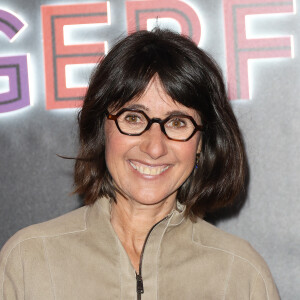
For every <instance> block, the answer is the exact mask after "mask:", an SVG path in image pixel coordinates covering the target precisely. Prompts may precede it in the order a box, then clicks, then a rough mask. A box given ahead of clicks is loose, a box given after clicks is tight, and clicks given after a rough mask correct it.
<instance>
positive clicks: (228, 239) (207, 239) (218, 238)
mask: <svg viewBox="0 0 300 300" xmlns="http://www.w3.org/2000/svg"><path fill="white" fill-rule="evenodd" d="M193 241H194V242H196V243H198V244H199V245H201V246H202V247H206V248H207V249H211V250H212V251H219V252H223V253H227V254H228V255H232V256H234V257H235V258H238V259H241V260H243V261H244V262H246V263H248V264H250V265H252V267H253V268H255V269H256V270H257V271H258V272H260V271H261V270H262V269H267V270H268V267H267V265H266V263H265V261H264V259H263V258H262V257H261V256H260V254H259V253H258V252H257V251H256V250H255V249H254V248H253V247H252V246H251V244H250V243H249V242H248V241H246V240H244V239H242V238H239V237H237V236H234V235H232V234H230V233H227V232H225V231H223V230H222V229H220V228H217V227H216V226H214V225H212V224H210V223H208V222H206V221H204V220H198V221H197V222H196V223H194V226H193Z"/></svg>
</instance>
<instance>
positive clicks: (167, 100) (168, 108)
mask: <svg viewBox="0 0 300 300" xmlns="http://www.w3.org/2000/svg"><path fill="white" fill-rule="evenodd" d="M124 107H128V108H135V109H140V110H143V111H145V113H147V114H148V115H149V117H166V116H168V115H170V114H172V113H174V112H176V113H177V114H178V113H181V114H186V115H189V116H192V117H193V118H195V120H199V121H200V116H199V114H198V113H197V111H196V110H194V109H193V108H189V107H187V106H185V105H183V104H181V103H179V102H177V101H176V100H174V99H173V98H172V97H171V96H170V95H169V94H168V93H167V92H166V91H165V89H164V87H163V86H162V84H161V82H160V80H159V79H158V78H157V77H156V78H153V79H152V80H151V81H150V82H149V84H148V86H147V88H146V89H145V91H144V93H143V94H142V95H141V96H139V97H136V98H133V99H132V100H130V101H129V102H127V103H126V105H125V106H124Z"/></svg>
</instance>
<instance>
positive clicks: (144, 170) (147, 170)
mask: <svg viewBox="0 0 300 300" xmlns="http://www.w3.org/2000/svg"><path fill="white" fill-rule="evenodd" d="M129 163H130V165H131V166H132V167H133V168H134V169H135V170H137V171H139V172H140V173H141V174H144V175H152V176H154V175H159V174H161V173H162V172H164V171H166V170H167V169H168V168H169V166H167V167H153V168H152V167H147V166H140V165H135V164H133V163H132V162H131V161H130V162H129Z"/></svg>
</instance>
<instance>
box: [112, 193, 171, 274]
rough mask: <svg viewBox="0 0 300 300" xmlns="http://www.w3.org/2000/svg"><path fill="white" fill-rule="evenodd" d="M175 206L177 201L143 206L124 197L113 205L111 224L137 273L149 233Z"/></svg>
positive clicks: (119, 198)
mask: <svg viewBox="0 0 300 300" xmlns="http://www.w3.org/2000/svg"><path fill="white" fill-rule="evenodd" d="M175 205H176V202H175V199H173V200H165V201H162V202H160V203H156V204H153V205H143V204H141V203H137V202H135V201H132V200H130V199H125V198H123V197H117V202H116V203H115V202H113V203H112V210H111V224H112V226H113V228H114V230H115V232H116V234H117V236H118V237H119V239H120V241H121V243H122V245H123V247H124V248H125V250H126V252H127V254H128V256H129V258H130V260H131V262H132V264H133V267H134V268H135V270H136V271H137V272H138V266H139V258H140V255H141V252H142V248H143V245H144V242H145V239H146V236H147V234H148V232H149V231H150V229H151V228H152V226H154V225H155V224H156V223H157V222H159V221H160V220H162V219H163V218H165V217H166V216H167V215H168V214H169V213H170V212H171V211H172V209H173V208H174V207H175Z"/></svg>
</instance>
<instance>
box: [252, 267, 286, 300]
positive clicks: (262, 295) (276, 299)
mask: <svg viewBox="0 0 300 300" xmlns="http://www.w3.org/2000/svg"><path fill="white" fill-rule="evenodd" d="M264 275H265V276H264ZM264 275H262V274H261V273H259V274H257V277H256V280H255V284H254V286H253V288H252V291H251V295H250V300H280V296H279V293H278V290H277V288H276V285H275V283H274V281H273V279H272V277H271V274H270V273H269V272H268V274H264Z"/></svg>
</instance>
